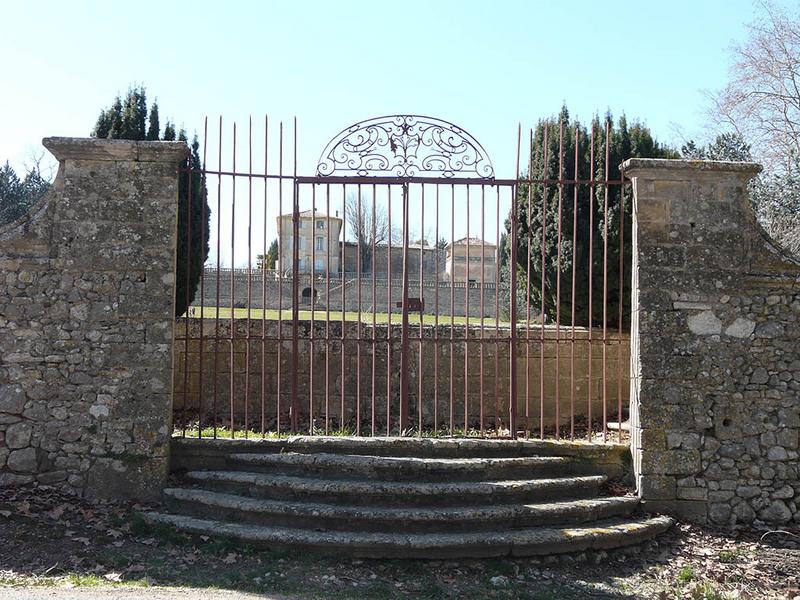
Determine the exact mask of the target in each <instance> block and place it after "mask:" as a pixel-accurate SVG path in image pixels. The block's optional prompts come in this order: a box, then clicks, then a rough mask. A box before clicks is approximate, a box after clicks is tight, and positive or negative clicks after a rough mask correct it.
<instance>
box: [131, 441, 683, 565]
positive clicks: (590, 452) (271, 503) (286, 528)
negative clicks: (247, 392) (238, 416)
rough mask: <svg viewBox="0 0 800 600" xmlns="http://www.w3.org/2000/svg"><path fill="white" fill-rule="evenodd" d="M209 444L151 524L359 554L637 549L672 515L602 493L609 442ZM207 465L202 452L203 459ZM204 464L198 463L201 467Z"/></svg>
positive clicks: (189, 444) (616, 466)
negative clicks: (652, 513) (647, 512)
mask: <svg viewBox="0 0 800 600" xmlns="http://www.w3.org/2000/svg"><path fill="white" fill-rule="evenodd" d="M193 450H194V451H196V452H206V453H207V457H206V460H205V464H207V465H209V466H211V467H212V468H213V470H189V471H187V472H185V473H183V474H182V476H181V483H182V484H183V485H181V487H172V488H168V489H165V490H164V499H165V504H166V508H167V510H168V511H169V512H165V513H153V512H150V513H145V515H144V516H145V518H146V519H147V520H149V521H150V522H154V523H164V524H169V525H173V526H175V527H177V528H179V529H181V530H184V531H187V532H191V533H196V534H204V535H216V536H227V537H232V538H236V539H239V540H241V541H242V542H246V543H249V544H257V545H264V546H269V547H275V546H284V547H304V548H314V549H317V550H322V551H327V552H331V553H337V554H338V553H346V554H349V555H352V556H362V557H387V556H391V557H404V558H443V557H489V556H506V555H514V556H527V555H537V554H539V555H540V554H552V553H561V552H577V551H582V550H586V549H590V548H606V549H607V548H614V547H618V546H626V545H630V544H636V543H638V542H641V541H644V540H646V539H649V538H651V537H653V536H655V535H658V534H659V533H661V532H663V531H664V530H666V529H667V528H668V527H669V526H670V525H671V524H672V520H671V519H669V518H668V517H659V516H656V517H645V516H639V515H637V509H638V505H639V501H638V499H637V498H635V497H633V496H602V495H600V491H601V488H602V486H603V484H604V483H605V482H606V481H607V479H608V477H609V475H611V476H617V475H619V473H620V471H621V469H622V464H621V462H620V459H618V458H615V456H618V457H621V456H622V454H621V453H619V452H617V454H616V455H615V454H614V452H615V449H614V448H613V447H611V446H602V445H592V444H579V443H572V444H570V443H549V442H530V441H514V442H512V441H496V440H449V439H447V440H441V439H422V440H417V439H408V438H399V439H397V438H396V439H386V438H366V439H363V438H362V439H358V438H306V437H297V438H291V439H289V440H281V441H269V440H268V441H264V442H242V441H237V440H232V441H231V440H208V441H206V440H202V441H200V440H194V441H190V440H180V441H176V443H175V445H174V446H173V452H174V453H175V454H176V455H177V462H178V463H180V462H181V460H182V457H183V458H184V459H186V460H187V461H188V462H189V464H190V465H191V460H192V457H193V456H196V455H193V454H192V452H193ZM616 450H617V451H618V450H619V449H618V448H617V449H616ZM195 460H196V458H195ZM195 466H196V465H195Z"/></svg>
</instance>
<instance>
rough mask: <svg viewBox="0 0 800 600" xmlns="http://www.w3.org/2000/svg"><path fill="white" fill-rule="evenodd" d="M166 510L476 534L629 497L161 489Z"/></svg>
mask: <svg viewBox="0 0 800 600" xmlns="http://www.w3.org/2000/svg"><path fill="white" fill-rule="evenodd" d="M164 499H165V501H166V506H167V509H168V510H170V511H172V512H175V513H180V514H187V515H191V516H195V517H200V518H210V519H222V520H225V521H234V522H240V523H253V524H256V525H265V526H272V527H290V528H291V527H296V528H305V529H312V530H317V531H319V530H327V531H375V532H377V531H383V532H393V531H406V532H409V533H422V532H427V533H431V532H458V531H461V532H475V531H499V530H502V529H520V528H524V527H533V526H543V525H575V524H581V523H586V522H589V521H596V520H600V519H608V518H611V517H622V516H628V515H630V514H632V513H633V511H634V510H635V509H636V508H637V506H638V505H639V500H638V498H634V497H605V498H591V499H583V500H569V501H564V502H549V503H539V504H499V505H487V506H470V507H442V508H412V509H408V508H386V507H384V508H381V507H378V508H375V507H363V506H340V505H334V504H320V503H303V502H291V501H282V500H263V499H258V498H250V497H246V496H238V495H235V494H226V493H219V492H212V491H208V490H201V489H191V488H168V489H165V490H164Z"/></svg>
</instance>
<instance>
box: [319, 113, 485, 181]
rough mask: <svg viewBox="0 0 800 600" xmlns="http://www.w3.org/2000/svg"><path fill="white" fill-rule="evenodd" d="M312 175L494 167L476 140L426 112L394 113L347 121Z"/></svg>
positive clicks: (480, 171)
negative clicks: (426, 114)
mask: <svg viewBox="0 0 800 600" xmlns="http://www.w3.org/2000/svg"><path fill="white" fill-rule="evenodd" d="M317 175H319V176H328V175H358V176H370V175H371V176H389V177H392V176H394V177H417V176H422V175H435V176H440V177H456V176H458V177H475V178H477V179H493V178H494V167H493V166H492V163H491V161H490V160H489V156H488V154H487V153H486V150H484V149H483V146H481V145H480V143H479V142H478V140H476V139H475V138H474V137H472V136H471V135H470V134H469V133H467V132H466V131H465V130H464V129H462V128H460V127H458V126H456V125H454V124H452V123H449V122H447V121H443V120H441V119H434V118H431V117H423V116H419V115H395V116H385V117H377V118H374V119H369V120H367V121H361V122H359V123H355V124H354V125H351V126H350V127H348V128H347V129H345V130H343V131H342V132H341V133H339V134H338V135H337V136H336V137H334V138H333V139H332V140H331V141H330V142H328V145H327V146H326V147H325V150H323V151H322V155H321V156H320V159H319V163H318V164H317Z"/></svg>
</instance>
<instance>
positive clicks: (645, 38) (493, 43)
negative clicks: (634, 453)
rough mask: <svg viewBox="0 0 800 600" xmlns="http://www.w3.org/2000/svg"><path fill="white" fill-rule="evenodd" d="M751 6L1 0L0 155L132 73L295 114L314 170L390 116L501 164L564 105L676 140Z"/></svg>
mask: <svg viewBox="0 0 800 600" xmlns="http://www.w3.org/2000/svg"><path fill="white" fill-rule="evenodd" d="M784 4H786V5H788V4H789V0H786V1H785V2H784ZM123 6H125V9H124V10H123V9H122V7H123ZM131 7H135V8H136V13H135V14H132V11H131ZM754 15H755V6H754V5H753V3H752V2H751V1H750V0H691V1H690V0H670V1H668V2H654V1H643V0H638V1H633V0H627V1H623V0H620V1H618V2H613V3H610V2H600V1H590V0H574V1H572V2H568V3H567V2H557V1H545V0H538V1H535V0H528V1H525V0H517V1H499V0H495V1H493V2H488V1H472V0H461V1H453V0H437V1H435V2H433V1H431V2H425V1H419V0H407V1H405V2H402V3H398V2H382V1H377V0H373V1H372V2H361V1H345V0H341V1H338V2H330V1H328V2H323V1H302V0H293V1H290V2H289V1H287V2H270V1H257V2H219V1H214V2H204V1H195V2H191V3H185V2H148V1H140V2H137V3H133V4H131V3H128V4H125V5H123V4H118V3H113V2H108V1H103V2H95V1H80V0H74V1H71V2H63V1H58V2H56V1H40V2H35V3H34V2H22V1H9V0H6V1H5V2H4V4H3V15H2V17H3V25H4V26H3V35H2V36H0V55H2V56H5V57H7V60H6V61H5V64H4V76H3V81H4V88H5V89H4V90H3V93H2V94H1V95H0V97H2V110H0V160H3V159H6V158H7V159H10V160H11V161H12V163H13V164H14V165H15V166H18V167H19V166H21V165H22V163H23V162H24V161H25V159H26V157H27V156H28V155H29V153H30V152H31V150H34V151H35V150H36V149H37V148H38V149H40V148H41V147H40V140H41V138H42V137H45V136H48V135H68V136H84V135H88V133H89V132H90V130H91V128H92V126H93V124H94V122H95V120H96V117H97V114H98V112H99V110H100V109H101V108H103V107H105V106H107V105H109V104H110V103H111V101H112V100H113V97H114V95H115V94H117V93H118V92H119V93H124V92H125V90H126V89H127V87H128V86H129V84H130V83H132V82H133V83H142V84H144V85H145V86H146V87H147V91H148V95H149V97H150V98H154V97H157V98H158V101H159V105H160V109H161V115H162V119H163V118H164V117H168V116H171V117H172V118H173V119H175V120H176V121H177V122H178V124H179V125H180V124H183V125H184V126H185V127H186V128H187V129H188V130H189V132H190V133H191V132H192V131H195V130H197V131H200V130H202V123H203V118H204V116H206V115H208V116H209V117H210V118H211V119H212V120H215V119H216V118H217V117H218V115H220V114H222V115H224V117H225V120H226V123H229V122H232V121H233V120H236V121H238V122H239V123H240V124H241V125H244V124H245V123H246V121H247V118H248V116H249V115H253V118H254V119H256V120H257V122H258V123H260V122H261V120H262V119H263V115H264V114H266V113H269V115H270V118H271V120H272V122H273V123H276V122H277V121H278V120H281V119H283V120H286V121H291V119H292V118H293V117H294V116H297V118H298V122H299V137H300V144H299V171H300V172H301V173H304V174H311V173H312V172H313V170H314V167H315V165H316V160H317V157H318V156H319V153H320V151H321V150H322V148H323V147H324V146H325V144H326V142H327V141H328V139H330V138H331V137H332V136H334V135H335V134H336V133H337V132H338V131H340V130H341V129H343V128H344V127H346V126H347V125H349V124H351V123H353V122H355V121H358V120H361V119H366V118H369V117H373V116H378V115H383V114H394V113H421V114H427V115H431V116H436V117H441V118H444V119H447V120H449V121H452V122H454V123H456V124H458V125H460V126H462V127H464V128H466V129H467V130H468V131H470V132H471V133H472V134H473V135H474V136H475V137H476V138H477V139H478V140H479V141H480V142H481V143H482V144H483V146H484V147H485V148H486V150H487V151H488V153H489V155H490V156H491V158H492V161H493V162H494V165H495V170H496V172H497V175H498V176H501V177H507V176H512V175H513V170H514V159H515V145H516V127H517V123H519V122H521V123H522V125H523V127H527V126H532V125H534V124H535V123H536V121H537V119H539V118H541V117H544V116H549V115H552V114H554V113H556V112H557V111H558V110H559V108H560V106H561V104H562V102H566V103H567V105H568V106H569V108H570V110H571V111H572V113H573V114H575V115H577V116H579V117H580V118H582V119H584V120H586V119H588V118H590V117H591V116H592V115H593V114H594V113H595V112H597V111H599V112H605V111H606V110H607V109H610V110H611V111H612V112H613V113H614V114H615V115H618V114H620V113H622V112H625V113H626V114H627V115H628V117H629V118H638V119H641V120H643V121H644V122H646V123H647V124H648V125H649V126H650V128H651V129H652V131H653V132H654V134H655V135H656V137H657V138H658V139H660V140H661V141H665V142H668V143H672V144H675V145H679V144H680V142H681V141H682V140H681V138H680V136H679V135H677V134H676V128H680V129H681V130H682V131H683V132H684V133H685V135H688V136H691V137H696V138H702V137H703V136H704V135H706V133H707V132H706V131H705V128H704V117H703V108H704V106H705V99H704V90H710V89H711V90H713V89H716V88H719V87H721V86H722V85H723V84H724V83H725V81H726V78H727V73H728V64H729V48H730V46H731V44H732V43H735V42H737V41H741V40H743V39H744V38H745V36H746V29H745V24H746V23H747V22H748V21H751V20H752V18H753V16H754ZM162 122H163V121H162Z"/></svg>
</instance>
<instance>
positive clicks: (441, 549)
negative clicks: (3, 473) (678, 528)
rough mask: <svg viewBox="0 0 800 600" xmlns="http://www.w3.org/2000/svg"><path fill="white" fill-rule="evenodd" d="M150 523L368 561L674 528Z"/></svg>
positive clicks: (619, 542) (664, 522) (499, 552)
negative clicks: (402, 528) (422, 529)
mask: <svg viewBox="0 0 800 600" xmlns="http://www.w3.org/2000/svg"><path fill="white" fill-rule="evenodd" d="M143 517H144V518H145V519H146V520H147V521H148V522H150V523H159V524H166V525H171V526H174V527H177V528H178V529H179V530H181V531H184V532H187V533H192V534H198V535H207V536H214V537H227V538H232V539H234V540H237V541H240V542H245V543H248V544H254V545H258V546H265V547H269V548H281V547H288V548H306V549H313V550H318V551H322V552H326V553H330V554H334V555H338V556H341V555H342V554H346V555H350V556H359V557H369V558H382V557H394V558H435V559H441V558H448V557H453V558H467V557H473V558H479V557H480V558H484V557H493V556H532V555H545V554H557V553H563V552H580V551H584V550H588V549H601V548H602V549H609V548H616V547H620V546H628V545H632V544H637V543H640V542H642V541H644V540H647V539H650V538H652V537H654V536H656V535H658V534H660V533H662V532H663V531H666V530H667V529H668V528H669V527H670V526H671V525H672V522H673V521H672V519H670V518H669V517H652V518H639V519H625V520H620V519H609V520H604V521H600V522H597V523H592V524H590V525H586V526H576V527H533V528H527V529H520V530H516V531H511V530H500V531H495V532H485V531H482V532H474V533H439V534H426V533H369V532H345V531H328V532H320V531H312V530H308V529H295V528H287V527H264V526H258V525H252V524H249V523H229V522H223V521H218V520H210V519H199V518H196V517H188V516H184V515H174V514H166V513H155V512H146V513H143Z"/></svg>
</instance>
